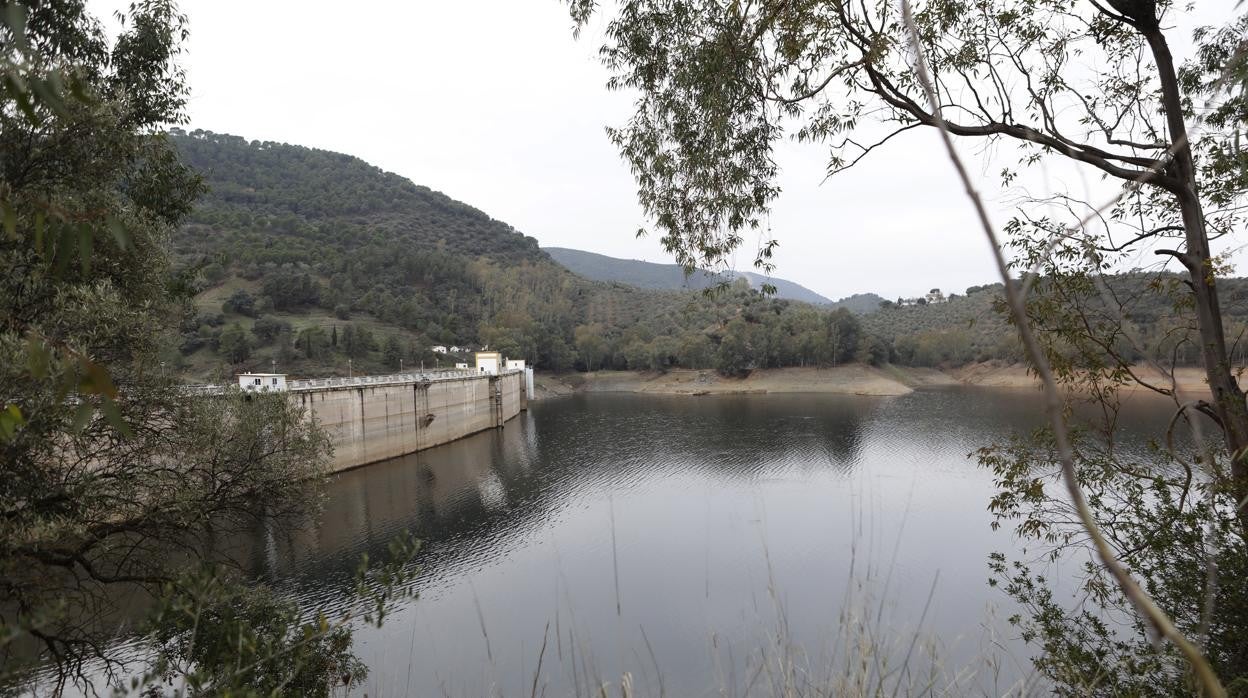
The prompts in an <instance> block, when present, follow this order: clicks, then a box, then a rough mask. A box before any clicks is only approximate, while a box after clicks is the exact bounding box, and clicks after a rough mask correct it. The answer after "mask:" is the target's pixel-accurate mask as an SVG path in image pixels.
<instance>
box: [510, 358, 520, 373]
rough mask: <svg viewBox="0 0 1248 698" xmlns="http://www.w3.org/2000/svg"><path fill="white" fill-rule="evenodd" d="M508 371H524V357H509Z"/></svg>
mask: <svg viewBox="0 0 1248 698" xmlns="http://www.w3.org/2000/svg"><path fill="white" fill-rule="evenodd" d="M507 370H508V371H523V370H524V359H507Z"/></svg>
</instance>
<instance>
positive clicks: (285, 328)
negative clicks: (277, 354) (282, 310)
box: [251, 315, 290, 344]
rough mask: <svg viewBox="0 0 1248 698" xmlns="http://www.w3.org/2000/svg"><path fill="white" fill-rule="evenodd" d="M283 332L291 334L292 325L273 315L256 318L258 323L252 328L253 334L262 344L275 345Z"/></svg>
mask: <svg viewBox="0 0 1248 698" xmlns="http://www.w3.org/2000/svg"><path fill="white" fill-rule="evenodd" d="M282 332H286V333H287V334H289V333H290V323H289V322H286V321H285V320H278V319H276V318H274V317H273V316H271V315H262V316H260V317H258V318H256V322H255V323H254V324H253V325H252V326H251V333H252V334H254V335H255V336H256V339H257V340H259V342H260V344H271V343H273V342H274V341H275V340H277V337H278V335H280V334H281V333H282Z"/></svg>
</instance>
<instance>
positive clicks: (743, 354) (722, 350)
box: [715, 319, 754, 377]
mask: <svg viewBox="0 0 1248 698" xmlns="http://www.w3.org/2000/svg"><path fill="white" fill-rule="evenodd" d="M749 332H750V329H749V326H748V325H746V323H745V322H744V321H742V320H740V319H737V320H733V321H732V322H730V323H728V325H727V326H726V327H725V328H724V333H723V336H722V337H720V340H719V348H718V349H716V350H715V370H716V371H719V372H720V373H722V374H723V375H725V376H737V377H741V376H746V375H749V372H750V370H751V369H753V368H754V352H753V351H752V348H751V347H750V340H749Z"/></svg>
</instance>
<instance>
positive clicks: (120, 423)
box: [100, 397, 132, 437]
mask: <svg viewBox="0 0 1248 698" xmlns="http://www.w3.org/2000/svg"><path fill="white" fill-rule="evenodd" d="M100 411H101V412H103V413H104V418H105V419H107V420H108V423H109V424H110V425H111V426H112V427H113V428H114V429H116V430H117V432H118V433H119V434H121V435H122V436H127V437H128V436H130V435H131V433H132V432H131V431H130V425H129V424H126V420H125V419H123V418H122V416H121V410H119V409H117V403H116V401H114V400H113V399H112V398H109V397H105V398H104V402H103V403H101V404H100Z"/></svg>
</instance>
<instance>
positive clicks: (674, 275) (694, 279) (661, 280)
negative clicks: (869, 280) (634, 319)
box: [542, 247, 883, 307]
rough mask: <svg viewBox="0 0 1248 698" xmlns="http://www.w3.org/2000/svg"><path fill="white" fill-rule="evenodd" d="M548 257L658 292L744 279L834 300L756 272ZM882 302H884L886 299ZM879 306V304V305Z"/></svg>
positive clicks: (570, 253) (821, 301)
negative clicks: (716, 271) (718, 271)
mask: <svg viewBox="0 0 1248 698" xmlns="http://www.w3.org/2000/svg"><path fill="white" fill-rule="evenodd" d="M542 249H543V250H544V251H545V252H546V254H548V255H550V256H551V257H552V258H553V259H554V260H555V261H556V262H558V263H560V264H562V265H563V266H565V267H567V268H568V269H569V270H570V271H571V272H572V273H574V274H578V275H580V276H583V277H585V278H587V279H592V280H594V281H610V282H615V283H621V284H629V285H631V286H636V287H638V288H646V289H657V290H679V289H692V290H700V289H704V288H709V287H711V286H715V285H717V284H720V283H723V282H724V281H732V280H733V279H737V278H743V279H746V280H748V281H749V282H750V287H751V288H755V289H761V288H762V286H763V284H771V285H772V286H775V287H776V296H777V297H779V298H785V299H788V300H794V301H803V302H805V303H812V304H815V305H828V304H831V303H832V301H831V300H829V299H827V298H824V297H823V296H821V295H819V294H818V293H815V292H814V291H812V290H810V289H808V288H806V287H805V286H802V285H801V284H796V283H793V282H792V281H785V280H784V279H776V278H767V277H766V276H763V275H762V274H755V273H754V272H748V271H738V272H727V273H724V274H712V273H710V272H707V271H698V272H695V273H693V274H692V275H690V276H688V277H686V276H685V271H684V269H682V268H681V267H680V265H679V264H656V263H654V262H642V261H638V260H635V259H619V258H617V257H608V256H606V255H602V254H595V253H593V252H584V251H582V250H573V249H568V248H566V247H543V248H542ZM880 300H883V299H882V298H881V299H880ZM876 307H879V303H876Z"/></svg>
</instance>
